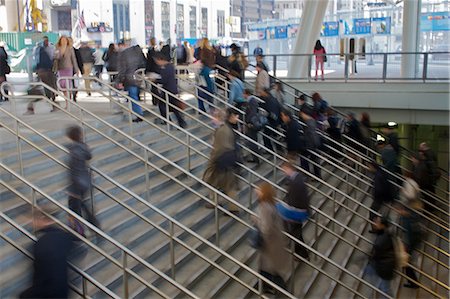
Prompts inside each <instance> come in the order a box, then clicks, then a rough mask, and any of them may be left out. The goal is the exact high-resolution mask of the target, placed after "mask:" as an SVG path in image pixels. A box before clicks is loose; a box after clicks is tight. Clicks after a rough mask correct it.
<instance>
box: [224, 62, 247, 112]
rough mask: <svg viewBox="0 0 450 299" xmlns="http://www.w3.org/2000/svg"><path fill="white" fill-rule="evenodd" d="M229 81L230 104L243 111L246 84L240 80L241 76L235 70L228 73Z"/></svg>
mask: <svg viewBox="0 0 450 299" xmlns="http://www.w3.org/2000/svg"><path fill="white" fill-rule="evenodd" d="M228 79H229V80H230V93H229V95H228V103H230V104H231V105H235V106H236V108H238V109H242V108H243V106H244V105H245V99H244V82H242V81H241V79H239V74H238V73H236V72H235V71H233V70H231V71H230V72H229V73H228Z"/></svg>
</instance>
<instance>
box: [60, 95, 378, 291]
mask: <svg viewBox="0 0 450 299" xmlns="http://www.w3.org/2000/svg"><path fill="white" fill-rule="evenodd" d="M51 104H52V103H51ZM142 146H143V145H142ZM216 192H217V193H218V192H219V191H216ZM224 197H225V196H224ZM219 208H220V207H219ZM240 208H242V209H245V208H244V207H242V206H240ZM225 211H226V210H225ZM290 238H291V239H294V240H295V238H293V237H290ZM296 242H299V241H298V240H296ZM313 252H314V253H315V254H317V255H319V256H321V255H320V253H318V252H315V251H314V250H313ZM329 262H331V263H332V264H333V263H334V262H332V261H329ZM333 265H335V266H336V267H338V268H339V265H337V264H333ZM316 270H318V271H320V269H316ZM340 270H342V271H344V272H346V273H348V274H349V275H352V276H354V275H353V274H352V273H349V272H348V271H347V270H346V269H340ZM323 274H325V275H326V273H323ZM354 278H355V279H357V280H358V279H359V278H358V277H356V276H354ZM344 287H346V286H345V285H344ZM370 287H371V286H370ZM346 288H347V287H346ZM372 288H373V287H372Z"/></svg>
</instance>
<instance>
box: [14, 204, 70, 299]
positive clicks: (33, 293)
mask: <svg viewBox="0 0 450 299" xmlns="http://www.w3.org/2000/svg"><path fill="white" fill-rule="evenodd" d="M34 225H35V227H36V230H37V235H38V239H37V242H36V243H34V244H33V256H34V261H33V282H32V286H31V287H30V288H28V289H26V290H25V291H23V292H22V293H21V294H20V295H19V298H68V297H69V282H68V270H69V269H68V266H69V265H68V259H69V256H70V254H71V252H72V251H73V249H74V241H76V240H77V239H76V237H74V236H73V235H71V234H69V233H67V232H65V231H63V230H62V229H60V228H59V227H58V226H56V224H55V223H54V221H53V220H52V219H51V218H49V217H48V216H47V215H45V214H44V213H43V212H41V211H39V210H37V211H36V212H35V215H34Z"/></svg>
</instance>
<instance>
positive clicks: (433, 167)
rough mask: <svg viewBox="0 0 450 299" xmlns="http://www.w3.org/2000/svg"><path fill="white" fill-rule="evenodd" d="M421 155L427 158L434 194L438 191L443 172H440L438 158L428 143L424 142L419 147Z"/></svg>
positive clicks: (431, 190) (431, 189)
mask: <svg viewBox="0 0 450 299" xmlns="http://www.w3.org/2000/svg"><path fill="white" fill-rule="evenodd" d="M419 153H420V154H421V155H423V157H424V158H425V162H426V166H427V172H428V174H429V176H430V178H431V179H430V183H431V188H430V190H429V191H430V192H431V193H434V192H435V189H436V184H437V182H438V181H439V179H440V177H441V171H440V170H439V166H438V161H437V156H436V154H435V153H434V151H433V150H432V149H431V147H430V146H428V144H427V143H426V142H422V143H421V144H420V145H419ZM431 200H432V199H431Z"/></svg>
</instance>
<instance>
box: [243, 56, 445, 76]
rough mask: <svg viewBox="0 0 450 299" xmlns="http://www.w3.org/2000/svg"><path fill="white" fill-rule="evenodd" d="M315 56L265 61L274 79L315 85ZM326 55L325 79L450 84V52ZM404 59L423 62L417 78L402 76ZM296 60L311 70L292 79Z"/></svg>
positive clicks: (420, 63) (278, 57)
mask: <svg viewBox="0 0 450 299" xmlns="http://www.w3.org/2000/svg"><path fill="white" fill-rule="evenodd" d="M437 55H441V56H442V57H443V58H444V60H440V61H437V60H436V61H435V60H433V57H437ZM315 56H316V55H314V54H310V53H308V54H267V55H264V59H265V61H266V63H267V64H268V65H269V66H270V69H271V70H270V73H271V74H272V75H273V76H274V77H279V78H283V79H295V80H303V81H307V82H311V81H313V80H314V78H313V77H314V76H313V75H312V71H313V70H315V67H314V66H313V62H314V61H315ZM318 56H319V55H318ZM325 56H326V57H327V60H328V61H327V62H326V63H325V71H327V73H326V74H325V80H331V81H343V82H355V81H358V80H364V81H368V80H376V81H381V82H387V81H398V80H402V81H411V80H413V81H414V82H424V83H425V82H432V81H448V80H449V79H450V78H449V73H448V71H447V69H446V68H445V66H443V65H442V61H444V62H449V61H450V53H448V52H434V53H433V52H386V53H384V52H374V53H326V54H325ZM404 56H414V57H416V58H417V60H418V61H419V69H420V72H418V73H416V74H414V75H413V76H408V77H403V76H402V75H401V68H400V61H401V59H402V58H403V57H404ZM294 57H295V58H298V57H301V58H304V59H307V61H308V63H307V66H308V70H307V75H306V76H305V77H296V78H289V77H288V73H287V71H288V66H289V62H290V61H291V59H292V58H294ZM249 58H253V59H252V61H254V56H249ZM330 70H331V72H330ZM355 71H357V72H355ZM319 74H321V72H319ZM319 80H320V79H319Z"/></svg>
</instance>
